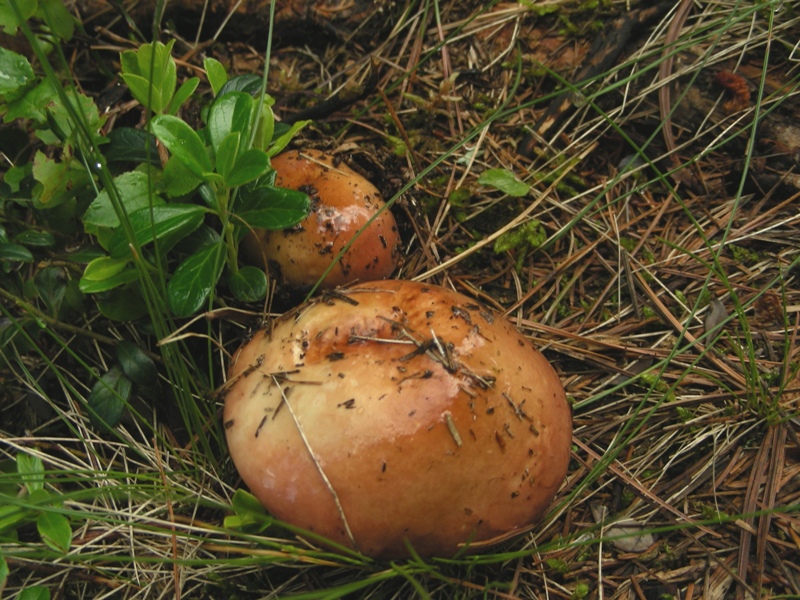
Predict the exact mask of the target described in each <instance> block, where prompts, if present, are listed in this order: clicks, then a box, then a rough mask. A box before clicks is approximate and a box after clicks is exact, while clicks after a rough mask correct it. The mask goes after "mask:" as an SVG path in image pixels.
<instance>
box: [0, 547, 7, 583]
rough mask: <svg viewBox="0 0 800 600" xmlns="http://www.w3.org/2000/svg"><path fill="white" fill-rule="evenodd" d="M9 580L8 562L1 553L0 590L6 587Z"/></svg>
mask: <svg viewBox="0 0 800 600" xmlns="http://www.w3.org/2000/svg"><path fill="white" fill-rule="evenodd" d="M7 582H8V563H7V562H6V559H5V558H3V555H2V554H0V590H3V589H5V587H6V583H7Z"/></svg>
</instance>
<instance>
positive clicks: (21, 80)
mask: <svg viewBox="0 0 800 600" xmlns="http://www.w3.org/2000/svg"><path fill="white" fill-rule="evenodd" d="M33 81H34V75H33V67H31V63H30V62H28V59H27V58H25V57H24V56H23V55H22V54H17V53H16V52H12V51H11V50H8V49H6V48H3V47H0V100H3V101H5V102H10V101H12V100H16V99H17V98H21V97H22V96H23V94H24V93H25V92H26V91H27V89H28V88H29V87H30V86H31V85H33Z"/></svg>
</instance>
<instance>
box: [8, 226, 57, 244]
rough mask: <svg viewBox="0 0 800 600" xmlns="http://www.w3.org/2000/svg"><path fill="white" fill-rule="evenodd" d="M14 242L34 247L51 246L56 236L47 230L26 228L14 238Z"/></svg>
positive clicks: (54, 242)
mask: <svg viewBox="0 0 800 600" xmlns="http://www.w3.org/2000/svg"><path fill="white" fill-rule="evenodd" d="M14 242H16V243H17V244H23V245H25V246H34V247H36V248H52V247H53V246H55V245H56V238H55V236H54V235H53V234H52V233H50V232H49V231H35V230H33V229H26V230H25V231H22V232H21V233H20V234H19V235H17V236H16V237H15V238H14Z"/></svg>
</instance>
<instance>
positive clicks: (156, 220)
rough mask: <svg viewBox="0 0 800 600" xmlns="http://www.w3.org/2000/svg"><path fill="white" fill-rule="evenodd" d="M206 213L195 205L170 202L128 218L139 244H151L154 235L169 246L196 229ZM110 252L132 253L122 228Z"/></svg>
mask: <svg viewBox="0 0 800 600" xmlns="http://www.w3.org/2000/svg"><path fill="white" fill-rule="evenodd" d="M204 214H205V209H203V208H202V207H201V206H196V205H194V204H167V205H164V206H155V207H153V208H152V209H151V208H143V209H140V210H137V211H135V212H132V213H131V214H130V216H129V219H128V220H129V221H130V225H131V228H132V229H133V233H134V235H135V236H136V240H137V241H138V243H139V245H140V246H144V245H145V244H149V243H150V242H152V241H153V239H154V238H158V239H159V241H160V242H163V243H164V244H166V245H169V244H171V243H174V242H175V241H176V240H178V239H180V238H182V237H183V236H185V235H187V234H188V233H190V232H192V231H194V230H195V229H197V228H198V227H199V226H200V223H202V222H203V216H204ZM109 254H110V255H111V256H112V257H113V258H126V257H128V256H130V248H129V240H128V239H127V238H126V237H125V233H124V231H123V230H122V228H118V229H117V230H116V231H115V232H114V235H113V237H112V239H111V242H110V244H109Z"/></svg>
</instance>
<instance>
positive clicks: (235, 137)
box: [216, 131, 242, 186]
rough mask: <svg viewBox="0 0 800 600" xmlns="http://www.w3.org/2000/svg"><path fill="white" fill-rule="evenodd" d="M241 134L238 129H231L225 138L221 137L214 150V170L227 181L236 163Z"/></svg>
mask: <svg viewBox="0 0 800 600" xmlns="http://www.w3.org/2000/svg"><path fill="white" fill-rule="evenodd" d="M241 137H242V136H241V134H240V133H239V132H238V131H232V132H231V133H229V134H228V135H227V136H226V137H225V139H223V140H222V141H221V142H220V144H219V147H218V148H217V150H216V161H217V163H216V170H217V173H219V174H220V175H222V179H223V180H224V181H225V182H226V185H228V186H230V184H229V183H228V176H229V174H230V172H231V171H232V170H233V166H234V164H236V156H237V155H238V153H239V141H240V140H241Z"/></svg>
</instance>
